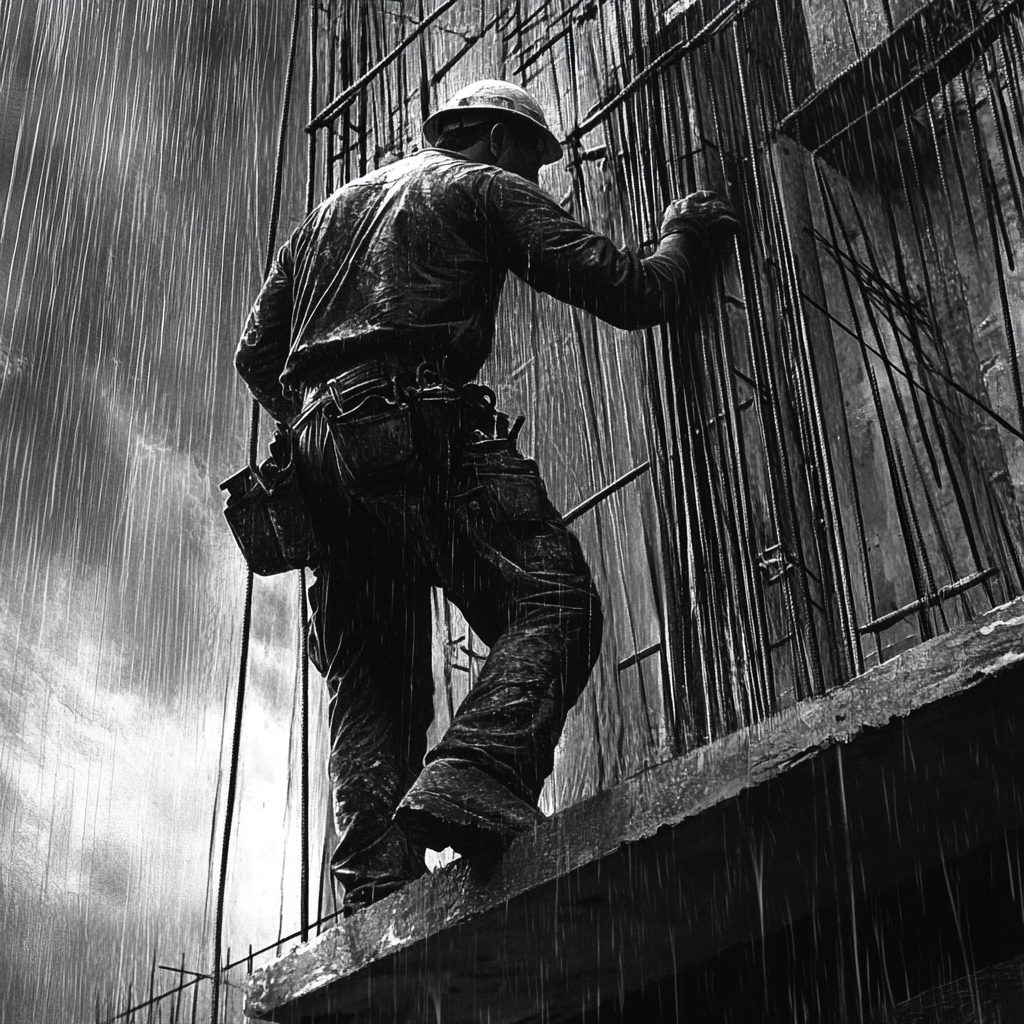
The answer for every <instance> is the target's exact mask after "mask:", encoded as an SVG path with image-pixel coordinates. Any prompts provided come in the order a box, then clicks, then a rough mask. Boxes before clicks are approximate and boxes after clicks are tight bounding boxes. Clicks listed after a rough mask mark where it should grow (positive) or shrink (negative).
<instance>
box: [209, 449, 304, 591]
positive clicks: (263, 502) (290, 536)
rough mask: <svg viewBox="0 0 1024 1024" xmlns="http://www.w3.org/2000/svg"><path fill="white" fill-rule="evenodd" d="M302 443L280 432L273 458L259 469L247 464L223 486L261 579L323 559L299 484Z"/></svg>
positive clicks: (237, 533)
mask: <svg viewBox="0 0 1024 1024" xmlns="http://www.w3.org/2000/svg"><path fill="white" fill-rule="evenodd" d="M296 442H297V438H296V436H295V434H294V433H293V432H292V431H290V430H288V431H278V433H277V434H276V435H275V437H274V440H273V441H271V443H270V457H269V458H268V459H266V460H265V461H264V462H263V463H262V464H261V465H260V466H259V467H257V468H254V467H252V466H246V467H245V469H243V470H240V471H239V472H238V473H235V475H234V476H231V477H228V479H227V480H225V481H224V482H223V483H222V484H221V485H220V486H221V489H222V490H224V491H227V503H226V504H225V506H224V518H225V519H227V521H228V526H230V527H231V532H232V533H233V534H234V537H235V541H236V543H237V544H238V547H239V549H240V550H241V552H242V555H243V556H244V558H245V560H246V562H247V563H248V564H249V567H250V568H251V569H252V571H253V572H254V573H256V575H257V576H274V575H276V574H277V573H281V572H287V571H288V570H289V569H302V568H304V567H306V566H311V565H316V564H317V563H318V562H319V561H320V559H321V557H322V553H321V548H320V544H319V542H318V540H317V537H316V532H315V530H314V528H313V519H312V517H311V516H310V514H309V510H308V508H307V507H306V502H305V500H304V499H303V496H302V489H301V487H300V486H299V477H298V471H297V470H296V466H295V446H296Z"/></svg>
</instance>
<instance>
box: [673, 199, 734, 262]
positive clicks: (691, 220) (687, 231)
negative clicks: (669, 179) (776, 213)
mask: <svg viewBox="0 0 1024 1024" xmlns="http://www.w3.org/2000/svg"><path fill="white" fill-rule="evenodd" d="M739 228H740V222H739V220H738V219H737V217H736V214H735V213H734V212H733V208H732V206H731V204H730V203H729V201H728V200H726V199H719V198H718V196H716V195H715V193H714V192H692V193H691V194H690V195H688V196H686V197H685V198H684V199H676V200H674V201H673V202H671V203H669V204H668V206H667V207H666V208H665V213H664V214H663V215H662V218H661V231H660V234H659V239H660V243H664V242H666V240H668V244H669V245H672V244H673V242H677V241H678V240H676V239H669V236H671V235H684V236H685V237H686V240H687V243H688V244H687V249H688V255H689V256H690V258H691V259H699V258H700V257H702V256H709V255H712V254H713V255H715V256H721V255H724V253H725V252H726V251H727V250H728V248H729V245H730V243H731V242H732V240H733V237H734V236H735V235H736V233H737V231H739ZM659 248H661V244H659Z"/></svg>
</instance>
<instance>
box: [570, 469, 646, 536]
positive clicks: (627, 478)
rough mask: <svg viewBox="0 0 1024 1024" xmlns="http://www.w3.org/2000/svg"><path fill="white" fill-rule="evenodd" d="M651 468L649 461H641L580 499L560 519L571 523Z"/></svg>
mask: <svg viewBox="0 0 1024 1024" xmlns="http://www.w3.org/2000/svg"><path fill="white" fill-rule="evenodd" d="M650 468H651V464H650V463H649V462H643V463H641V464H640V465H639V466H637V467H636V468H635V469H631V470H630V471H629V472H628V473H626V474H624V475H623V476H620V477H619V479H618V480H614V481H612V483H610V484H609V485H608V486H607V487H602V488H601V490H599V491H598V492H597V493H596V494H592V495H591V496H590V497H589V498H587V499H586V500H585V501H581V502H580V503H579V504H578V505H577V506H576V507H575V508H571V509H569V511H568V512H566V513H565V515H564V516H562V521H563V522H565V523H571V522H572V521H573V520H574V519H579V517H580V516H581V515H583V513H584V512H589V511H590V510H591V509H592V508H593V507H594V506H595V505H596V504H597V503H598V502H599V501H603V500H604V499H605V498H607V497H608V495H610V494H614V493H615V492H616V491H618V490H621V489H622V488H623V487H625V486H626V484H628V483H630V482H631V481H633V480H635V479H636V478H637V477H638V476H642V475H643V474H644V473H646V472H647V470H649V469H650Z"/></svg>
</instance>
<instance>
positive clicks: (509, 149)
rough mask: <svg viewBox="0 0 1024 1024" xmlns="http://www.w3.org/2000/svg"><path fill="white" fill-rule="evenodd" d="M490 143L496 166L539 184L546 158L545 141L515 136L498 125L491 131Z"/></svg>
mask: <svg viewBox="0 0 1024 1024" xmlns="http://www.w3.org/2000/svg"><path fill="white" fill-rule="evenodd" d="M490 141H491V153H492V154H493V156H494V164H495V166H497V167H500V168H501V169H502V170H503V171H511V172H512V173H513V174H518V175H519V176H520V177H522V178H525V179H526V180H527V181H532V182H533V183H534V184H535V185H536V184H537V183H538V182H537V179H538V175H539V174H540V169H541V166H542V161H543V156H544V141H543V139H541V137H540V136H539V135H534V134H533V133H532V132H517V133H516V136H513V134H512V133H511V132H510V131H509V130H508V129H507V128H506V127H505V126H504V125H503V124H497V125H495V126H494V127H493V128H492V129H491V140H490Z"/></svg>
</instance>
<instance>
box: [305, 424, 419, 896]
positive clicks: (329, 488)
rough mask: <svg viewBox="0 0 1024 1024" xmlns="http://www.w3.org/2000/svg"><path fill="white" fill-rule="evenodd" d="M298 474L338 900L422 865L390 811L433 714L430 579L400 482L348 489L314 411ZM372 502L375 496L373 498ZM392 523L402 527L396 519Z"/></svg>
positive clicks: (387, 886)
mask: <svg viewBox="0 0 1024 1024" xmlns="http://www.w3.org/2000/svg"><path fill="white" fill-rule="evenodd" d="M303 442H304V444H303V451H304V468H305V482H306V485H307V489H308V490H310V491H311V492H312V493H313V494H314V499H313V501H312V502H311V504H313V505H314V514H315V515H316V517H317V519H318V522H319V524H320V532H321V535H322V537H323V538H324V539H325V540H326V543H327V548H328V554H327V557H326V558H325V560H324V562H323V563H322V564H321V565H320V566H318V567H317V568H316V569H315V577H316V579H315V582H314V583H313V585H312V586H311V587H310V592H309V597H310V605H311V612H312V615H311V637H310V640H311V642H310V654H311V657H312V660H313V662H314V664H315V665H316V666H317V668H318V669H319V671H320V672H321V674H322V675H323V676H324V679H325V682H326V686H327V693H328V724H329V729H330V739H331V753H330V760H329V774H330V780H331V788H332V793H333V798H334V816H335V827H336V829H337V832H338V835H339V837H340V838H339V842H338V846H337V849H336V850H335V853H334V856H333V858H332V870H333V873H334V875H335V877H336V878H337V879H338V880H339V881H340V882H341V883H342V884H343V885H344V886H345V890H346V904H347V905H349V906H352V905H356V906H358V905H364V904H366V903H369V902H373V901H374V900H375V899H379V898H381V897H382V896H384V895H387V893H388V892H391V891H393V890H394V889H397V888H399V887H400V886H401V885H402V884H404V883H405V882H406V881H408V880H409V879H411V878H414V877H416V876H418V875H419V874H421V873H422V872H423V858H422V851H420V850H415V849H413V848H412V847H411V846H410V844H409V843H408V842H407V841H406V840H405V838H404V836H402V834H401V833H400V832H399V831H398V830H397V829H396V828H395V827H394V826H393V825H392V823H391V816H392V814H393V812H394V810H395V807H396V806H397V804H398V801H399V800H400V799H401V797H402V795H403V794H404V793H405V791H406V789H408V787H409V785H410V784H411V782H412V781H413V779H414V778H415V776H416V774H417V772H418V771H419V767H420V765H421V763H422V759H423V754H424V751H425V749H426V732H427V728H428V726H429V724H430V721H431V718H432V717H433V678H432V673H431V660H430V646H431V645H430V641H431V633H430V584H429V581H428V580H427V579H426V578H425V575H424V571H423V567H422V565H421V563H420V562H419V560H418V558H417V557H416V555H415V553H414V552H413V549H412V546H411V545H410V544H407V543H405V538H404V537H403V532H404V529H403V527H402V525H401V518H402V517H401V515H399V516H398V519H397V520H396V518H395V516H394V515H393V514H392V513H393V512H395V511H396V510H398V512H399V513H400V512H401V509H402V508H403V506H404V503H405V501H406V498H407V495H406V494H404V492H403V491H404V488H403V485H401V484H400V485H399V486H397V487H391V488H390V489H389V491H388V492H387V494H385V495H384V496H383V497H381V498H380V500H379V501H375V500H374V499H371V498H369V497H364V498H362V499H359V498H355V497H353V496H352V495H351V494H350V493H349V491H348V489H347V487H346V484H345V482H344V480H343V479H342V477H341V476H340V475H339V473H338V469H337V463H336V460H335V457H334V448H333V442H332V440H331V437H330V433H329V431H328V430H327V427H326V424H325V423H324V422H323V420H322V419H317V420H315V421H314V422H313V423H312V424H311V425H310V427H309V428H307V434H306V435H304V438H303ZM381 502H384V504H383V505H382V504H381ZM396 522H397V523H398V524H399V528H398V529H396Z"/></svg>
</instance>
